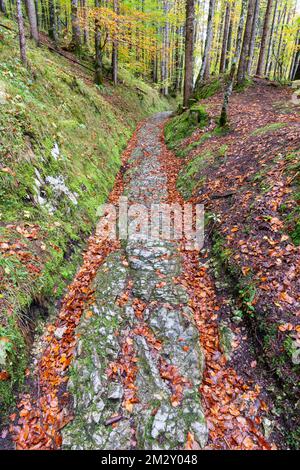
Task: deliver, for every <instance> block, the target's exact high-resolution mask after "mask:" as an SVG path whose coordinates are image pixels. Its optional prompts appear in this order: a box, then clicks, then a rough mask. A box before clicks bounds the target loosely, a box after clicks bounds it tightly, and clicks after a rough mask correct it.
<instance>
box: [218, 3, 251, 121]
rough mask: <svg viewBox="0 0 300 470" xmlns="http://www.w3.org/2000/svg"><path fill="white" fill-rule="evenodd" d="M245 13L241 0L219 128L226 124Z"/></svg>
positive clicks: (239, 53)
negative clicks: (234, 48)
mask: <svg viewBox="0 0 300 470" xmlns="http://www.w3.org/2000/svg"><path fill="white" fill-rule="evenodd" d="M246 12H247V0H242V11H241V16H240V20H239V26H238V32H237V41H236V50H235V54H234V58H233V61H232V64H231V69H230V75H229V80H228V83H227V87H226V90H225V93H224V100H223V106H222V111H221V116H220V126H221V127H225V126H226V125H227V123H228V106H229V99H230V97H231V95H232V90H233V85H234V79H235V74H236V67H237V63H238V61H239V58H240V55H241V46H242V38H243V30H244V24H245V18H246Z"/></svg>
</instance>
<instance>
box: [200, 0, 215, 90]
mask: <svg viewBox="0 0 300 470" xmlns="http://www.w3.org/2000/svg"><path fill="white" fill-rule="evenodd" d="M215 7H216V0H209V10H208V19H207V33H206V40H205V48H204V54H203V60H202V65H201V69H200V72H199V75H198V77H197V81H196V88H197V86H198V85H200V83H202V82H203V79H204V77H205V76H207V75H208V68H209V55H210V50H211V45H212V40H213V21H214V14H215Z"/></svg>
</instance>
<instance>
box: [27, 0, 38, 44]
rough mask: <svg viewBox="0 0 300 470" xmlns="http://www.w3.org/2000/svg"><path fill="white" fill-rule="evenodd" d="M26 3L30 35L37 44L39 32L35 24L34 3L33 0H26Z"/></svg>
mask: <svg viewBox="0 0 300 470" xmlns="http://www.w3.org/2000/svg"><path fill="white" fill-rule="evenodd" d="M26 5H27V14H28V20H29V26H30V36H31V38H32V39H34V41H35V43H36V45H38V44H39V32H38V26H37V16H36V10H35V3H34V0H26Z"/></svg>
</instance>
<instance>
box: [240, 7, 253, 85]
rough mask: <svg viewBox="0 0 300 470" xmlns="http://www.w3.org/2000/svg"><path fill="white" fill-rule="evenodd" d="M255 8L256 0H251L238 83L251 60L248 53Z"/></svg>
mask: <svg viewBox="0 0 300 470" xmlns="http://www.w3.org/2000/svg"><path fill="white" fill-rule="evenodd" d="M254 8H255V0H249V3H248V14H247V21H246V27H245V33H244V39H243V46H242V52H241V57H240V62H239V68H238V74H237V79H238V83H243V81H244V80H245V78H246V74H247V69H248V62H249V56H248V54H249V47H250V41H251V33H252V25H253V18H254Z"/></svg>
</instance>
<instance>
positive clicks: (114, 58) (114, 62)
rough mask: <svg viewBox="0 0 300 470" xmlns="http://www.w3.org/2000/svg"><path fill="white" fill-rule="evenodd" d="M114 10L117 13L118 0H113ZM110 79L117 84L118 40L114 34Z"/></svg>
mask: <svg viewBox="0 0 300 470" xmlns="http://www.w3.org/2000/svg"><path fill="white" fill-rule="evenodd" d="M113 6H114V12H115V13H116V14H117V15H118V14H119V0H114V4H113ZM112 80H113V83H114V85H117V84H118V40H117V38H116V35H114V39H113V45H112Z"/></svg>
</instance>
